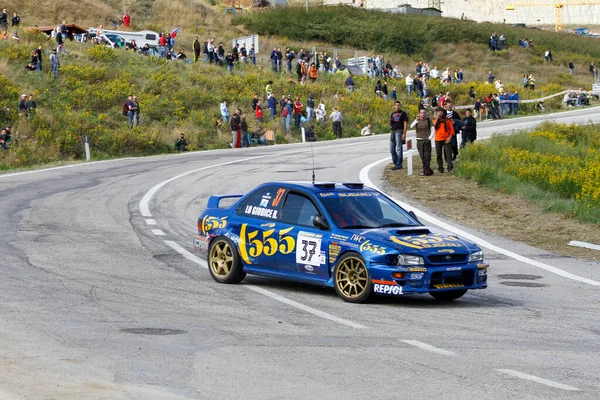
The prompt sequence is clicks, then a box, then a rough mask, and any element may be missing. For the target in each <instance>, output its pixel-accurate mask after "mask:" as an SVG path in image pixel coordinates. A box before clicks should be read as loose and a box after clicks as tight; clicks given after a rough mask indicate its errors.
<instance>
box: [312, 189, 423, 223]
mask: <svg viewBox="0 0 600 400" xmlns="http://www.w3.org/2000/svg"><path fill="white" fill-rule="evenodd" d="M321 201H322V203H323V205H324V207H325V209H326V210H327V212H328V213H329V215H330V216H331V218H332V219H333V222H334V223H335V224H336V225H337V226H338V227H339V228H342V229H366V228H393V227H403V226H419V223H418V221H416V220H415V219H413V218H412V217H411V216H410V215H409V214H408V213H407V212H406V211H404V210H403V209H402V208H400V207H399V206H398V205H396V204H394V203H392V202H391V201H389V200H388V199H387V198H385V197H384V196H381V195H380V194H379V193H378V192H341V193H340V192H336V193H335V194H334V195H332V196H325V197H321Z"/></svg>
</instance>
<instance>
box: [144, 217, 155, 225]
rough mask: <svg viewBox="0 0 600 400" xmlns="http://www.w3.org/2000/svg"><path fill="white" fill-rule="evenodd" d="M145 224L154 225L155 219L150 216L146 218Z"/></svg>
mask: <svg viewBox="0 0 600 400" xmlns="http://www.w3.org/2000/svg"><path fill="white" fill-rule="evenodd" d="M146 225H156V220H154V219H152V218H146Z"/></svg>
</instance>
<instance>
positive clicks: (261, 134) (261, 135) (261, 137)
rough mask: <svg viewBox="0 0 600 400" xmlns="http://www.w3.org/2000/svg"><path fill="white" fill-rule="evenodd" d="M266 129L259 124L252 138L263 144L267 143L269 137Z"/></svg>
mask: <svg viewBox="0 0 600 400" xmlns="http://www.w3.org/2000/svg"><path fill="white" fill-rule="evenodd" d="M265 133H266V132H265V131H263V129H262V127H261V126H260V125H259V126H258V127H257V128H256V129H255V130H254V132H252V140H253V141H256V143H258V144H259V145H261V146H264V145H266V144H267V138H266V137H265Z"/></svg>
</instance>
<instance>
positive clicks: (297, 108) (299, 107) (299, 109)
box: [294, 100, 304, 114]
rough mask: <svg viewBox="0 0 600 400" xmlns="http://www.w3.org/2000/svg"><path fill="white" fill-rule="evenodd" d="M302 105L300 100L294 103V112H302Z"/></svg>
mask: <svg viewBox="0 0 600 400" xmlns="http://www.w3.org/2000/svg"><path fill="white" fill-rule="evenodd" d="M303 108H304V106H303V105H302V103H300V100H298V101H297V102H295V103H294V114H302V109H303Z"/></svg>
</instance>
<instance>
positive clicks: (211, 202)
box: [207, 194, 244, 208]
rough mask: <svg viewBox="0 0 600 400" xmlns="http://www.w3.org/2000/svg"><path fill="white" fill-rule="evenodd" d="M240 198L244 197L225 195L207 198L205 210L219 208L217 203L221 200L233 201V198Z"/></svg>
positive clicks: (240, 195)
mask: <svg viewBox="0 0 600 400" xmlns="http://www.w3.org/2000/svg"><path fill="white" fill-rule="evenodd" d="M242 196H244V195H243V194H225V195H217V196H210V197H209V198H208V205H207V208H219V203H220V202H221V200H223V199H235V198H240V197H242Z"/></svg>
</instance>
